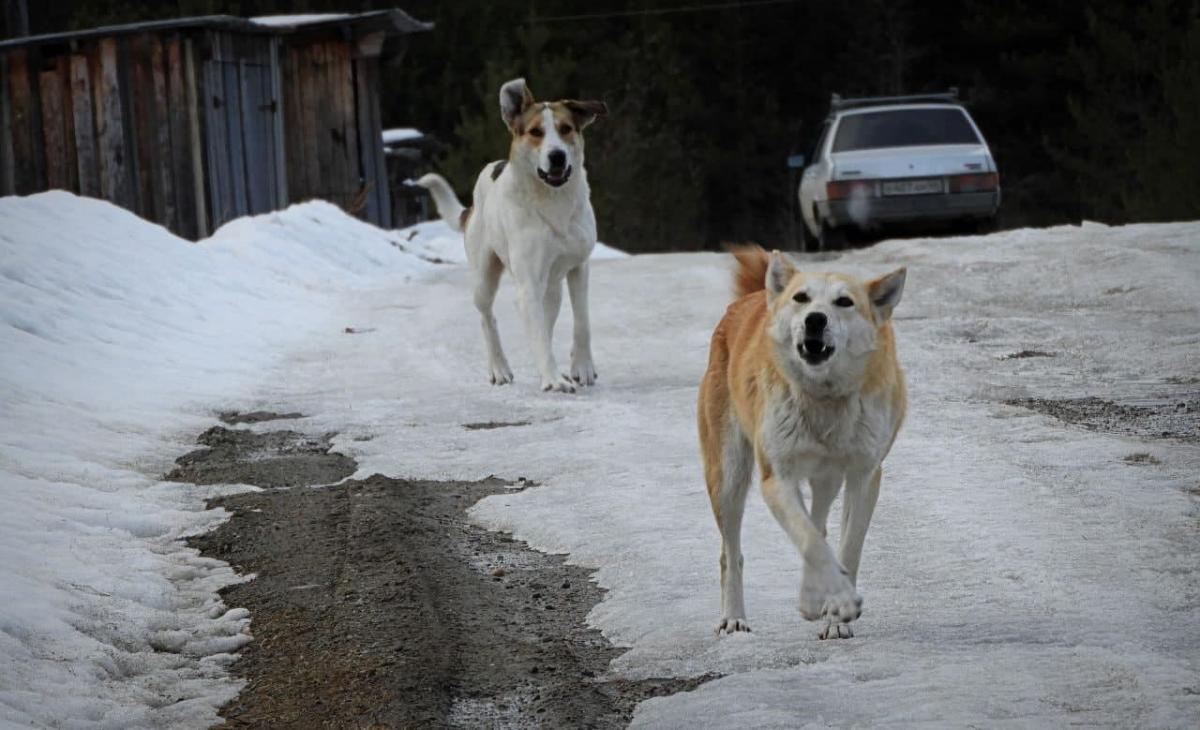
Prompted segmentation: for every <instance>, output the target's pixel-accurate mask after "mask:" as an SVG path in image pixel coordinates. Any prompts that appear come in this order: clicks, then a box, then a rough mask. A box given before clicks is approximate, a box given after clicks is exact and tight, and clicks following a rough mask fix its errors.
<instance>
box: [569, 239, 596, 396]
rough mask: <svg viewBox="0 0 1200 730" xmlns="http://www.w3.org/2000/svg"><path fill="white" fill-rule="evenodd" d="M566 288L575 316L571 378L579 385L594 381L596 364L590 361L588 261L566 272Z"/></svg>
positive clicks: (590, 333)
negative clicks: (568, 291) (569, 294)
mask: <svg viewBox="0 0 1200 730" xmlns="http://www.w3.org/2000/svg"><path fill="white" fill-rule="evenodd" d="M567 288H568V289H569V290H570V293H571V312H572V314H573V315H574V317H575V337H574V341H573V343H572V345H571V380H574V381H575V382H576V383H579V384H580V385H592V384H594V383H595V382H596V378H597V377H598V376H597V375H596V366H595V364H593V362H592V327H591V321H590V319H589V318H588V263H587V262H586V261H584V262H583V263H582V264H580V265H579V266H576V267H575V268H573V269H571V270H570V271H568V272H567Z"/></svg>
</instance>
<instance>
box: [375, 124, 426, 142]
mask: <svg viewBox="0 0 1200 730" xmlns="http://www.w3.org/2000/svg"><path fill="white" fill-rule="evenodd" d="M382 136H383V143H384V144H396V143H397V142H408V141H409V140H414V139H420V138H421V137H424V136H425V135H423V134H421V130H419V129H413V128H412V127H396V128H395V129H385V130H383V135H382Z"/></svg>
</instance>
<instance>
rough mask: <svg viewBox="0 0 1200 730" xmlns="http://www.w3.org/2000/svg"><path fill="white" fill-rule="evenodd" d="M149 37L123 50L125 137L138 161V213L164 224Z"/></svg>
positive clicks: (134, 41) (134, 42) (137, 38)
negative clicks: (125, 67) (157, 173)
mask: <svg viewBox="0 0 1200 730" xmlns="http://www.w3.org/2000/svg"><path fill="white" fill-rule="evenodd" d="M150 40H151V37H149V36H146V35H142V36H139V37H136V38H133V39H130V41H129V42H128V43H127V44H126V45H125V46H124V48H123V49H122V50H123V51H124V53H123V54H122V55H123V56H124V62H125V64H127V65H128V71H127V73H126V79H127V80H128V81H127V83H128V84H129V89H128V95H129V102H130V103H129V107H128V108H129V110H130V115H129V117H128V119H127V121H128V126H129V134H128V136H127V140H128V141H129V142H130V143H131V144H130V147H129V148H130V149H131V150H132V151H133V153H134V159H135V160H136V161H137V167H136V174H135V175H134V185H135V187H134V190H135V192H136V194H137V197H138V212H139V213H141V214H142V216H143V217H145V218H146V219H147V220H152V221H155V222H158V223H165V221H164V220H163V217H162V213H163V210H162V205H163V200H162V186H161V181H159V180H157V179H156V178H155V170H156V169H157V167H158V161H157V160H156V159H155V151H156V150H155V149H154V139H155V136H156V132H155V129H156V128H157V126H158V124H157V122H158V120H157V118H156V113H157V110H156V109H155V108H154V82H153V80H152V77H151V71H150V59H149V56H150Z"/></svg>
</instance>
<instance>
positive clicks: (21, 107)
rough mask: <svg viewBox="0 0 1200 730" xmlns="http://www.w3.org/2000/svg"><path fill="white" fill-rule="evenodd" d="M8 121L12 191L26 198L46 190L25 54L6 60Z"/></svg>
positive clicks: (39, 130) (35, 114)
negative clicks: (10, 130)
mask: <svg viewBox="0 0 1200 730" xmlns="http://www.w3.org/2000/svg"><path fill="white" fill-rule="evenodd" d="M8 94H9V106H10V110H9V117H10V121H9V123H10V128H11V129H12V146H13V172H14V180H13V183H14V185H13V190H14V192H16V193H17V194H18V195H28V194H29V193H35V192H38V191H40V190H45V189H46V180H45V176H44V174H43V172H42V170H43V162H42V160H41V159H40V157H41V155H40V154H39V147H40V141H41V140H40V138H41V129H39V126H40V124H39V119H38V118H39V117H40V116H41V115H40V113H39V109H38V108H37V107H38V104H37V101H36V100H35V99H34V95H33V84H32V82H31V80H30V76H29V63H28V58H27V56H26V53H25V51H24V50H16V51H13V52H11V53H10V54H9V56H8Z"/></svg>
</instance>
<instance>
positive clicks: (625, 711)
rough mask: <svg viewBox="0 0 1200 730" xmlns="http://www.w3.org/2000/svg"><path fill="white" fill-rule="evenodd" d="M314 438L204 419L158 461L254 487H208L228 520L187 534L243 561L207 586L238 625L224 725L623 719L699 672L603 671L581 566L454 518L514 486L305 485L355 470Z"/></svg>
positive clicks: (193, 476) (605, 723)
mask: <svg viewBox="0 0 1200 730" xmlns="http://www.w3.org/2000/svg"><path fill="white" fill-rule="evenodd" d="M270 415H271V414H269V413H265V414H264V413H261V412H259V413H255V414H252V416H253V418H252V420H253V421H254V422H264V421H267V420H270V419H269V416H270ZM288 415H289V416H291V415H294V414H288ZM222 418H223V420H225V421H226V422H227V423H231V424H232V423H237V422H239V414H222ZM467 427H476V428H479V427H484V428H486V427H495V426H492V425H491V424H470V425H468V426H467ZM329 438H330V435H328V434H327V435H323V436H319V437H312V436H305V435H304V434H300V433H298V432H295V431H286V430H281V431H275V432H271V433H265V434H253V433H250V432H248V431H245V430H241V429H227V428H223V427H215V428H213V429H210V430H209V431H206V432H205V433H204V434H202V435H201V436H200V443H201V444H202V445H204V446H205V447H206V448H203V449H199V450H197V451H194V452H192V453H190V454H188V455H186V456H184V457H181V458H180V459H179V460H178V466H177V468H176V469H175V470H174V471H172V472H171V473H170V474H169V475H168V478H169V479H172V480H177V481H191V482H195V483H201V484H208V483H217V482H227V481H236V482H242V483H248V484H255V485H258V486H262V487H264V490H263V491H261V492H251V493H245V494H239V495H234V496H229V497H224V498H220V499H217V500H214V501H213V506H221V507H224V508H225V509H227V510H229V511H230V512H232V514H233V516H232V518H231V519H230V520H229V521H228V522H226V523H224V524H223V525H222V526H221V527H219V528H218V529H216V530H215V531H213V532H211V533H208V534H206V535H203V536H200V537H197V538H193V539H192V540H191V544H192V545H193V546H195V547H197V548H199V549H200V550H201V552H202V553H203V554H204V555H206V556H209V557H214V558H218V559H220V560H224V561H227V562H229V563H230V564H232V565H233V566H234V567H235V568H236V569H237V570H238V571H239V572H241V573H244V574H250V573H253V574H254V575H255V576H256V578H255V579H254V580H251V581H248V582H245V583H241V584H238V585H235V586H231V587H229V588H227V589H226V590H225V591H223V597H224V600H225V602H226V603H227V604H228V605H229V606H244V607H246V608H248V609H250V612H251V617H252V625H251V631H252V633H253V635H254V641H253V642H252V643H251V644H250V645H249V646H248V648H247V649H246V650H245V651H244V652H243V653H242V655H241V658H240V659H239V660H238V661H237V662H236V663H235V664H234V667H233V671H234V672H235V673H236V674H237V675H239V676H241V677H244V678H245V679H246V680H247V681H248V684H247V686H246V688H245V689H244V690H243V691H242V693H241V695H240V696H239V697H238V698H237V699H236V700H234V701H233V702H232V703H230V704H229V705H227V706H226V707H225V708H223V710H222V712H221V715H222V717H224V718H225V721H226V724H225V727H230V728H241V727H266V726H270V727H339V728H341V727H364V728H382V727H398V728H408V727H464V728H484V727H486V728H534V727H546V728H566V727H580V728H583V727H590V728H613V727H624V726H625V725H627V724H628V722H629V719H630V717H631V716H632V713H633V709H634V707H635V706H636V704H637V703H638V702H640V701H641V700H643V699H646V698H648V697H653V696H659V695H665V694H672V693H674V692H679V691H686V690H690V689H692V688H694V687H696V686H698V685H699V684H701V683H702V682H704V681H707V679H710V677H702V678H697V679H692V680H676V679H663V680H657V679H655V680H645V681H640V682H631V681H627V680H623V679H615V678H612V677H609V676H606V672H607V670H608V666H609V663H610V662H611V661H612V659H613V658H614V657H616V656H617V655H618V654H620V651H619V650H617V649H615V648H613V647H612V646H611V645H610V644H609V643H608V642H607V640H605V639H604V637H603V636H601V635H600V633H599V632H598V631H596V630H594V629H590V628H587V626H586V624H585V617H586V615H587V613H588V611H589V610H590V609H591V608H592V606H594V605H595V604H596V603H597V602H599V600H600V599H601V598H602V595H603V592H602V591H601V590H600V589H599V588H598V587H597V586H596V585H595V584H594V583H592V582H591V580H590V572H589V571H587V570H585V569H583V568H578V567H573V566H568V565H565V564H564V562H563V558H562V557H560V556H553V555H546V554H543V553H539V552H536V551H533V550H530V549H529V548H528V547H527V546H526V545H525V543H523V542H520V541H517V540H513V539H512V538H511V537H510V536H507V535H504V534H500V533H492V532H488V531H486V530H483V529H481V528H478V527H476V526H474V525H471V524H469V523H468V521H467V519H466V514H465V510H466V509H467V508H468V507H470V506H471V505H473V504H474V503H475V502H476V501H478V500H479V499H480V498H482V497H484V496H487V495H491V494H497V493H501V492H505V491H511V490H513V489H514V487H513V485H510V484H507V483H505V482H503V481H500V480H498V479H495V478H487V479H483V480H481V481H477V482H426V481H408V480H404V479H393V478H389V477H384V476H381V475H378V474H377V475H374V476H371V477H369V478H367V479H364V480H352V481H347V482H344V483H341V484H338V485H337V486H325V487H319V488H313V487H312V486H310V485H317V484H327V483H330V482H334V481H338V480H340V479H343V478H345V477H346V476H348V475H349V474H352V473H353V472H354V469H355V466H354V462H353V461H352V460H350V459H348V458H347V457H345V456H343V455H341V454H336V453H330V444H329Z"/></svg>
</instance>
